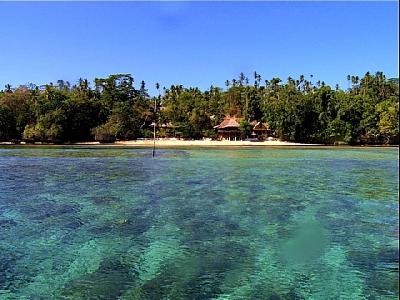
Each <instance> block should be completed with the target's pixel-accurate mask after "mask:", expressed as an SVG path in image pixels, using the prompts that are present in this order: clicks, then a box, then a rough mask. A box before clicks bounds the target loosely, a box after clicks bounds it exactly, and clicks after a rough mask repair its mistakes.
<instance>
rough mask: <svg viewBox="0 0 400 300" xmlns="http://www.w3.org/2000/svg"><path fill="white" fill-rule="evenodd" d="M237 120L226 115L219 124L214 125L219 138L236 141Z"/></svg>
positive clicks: (238, 132) (238, 133)
mask: <svg viewBox="0 0 400 300" xmlns="http://www.w3.org/2000/svg"><path fill="white" fill-rule="evenodd" d="M239 127H240V125H239V122H238V120H237V119H236V118H232V117H226V118H225V119H224V120H223V121H222V123H221V124H219V125H217V126H214V129H215V130H216V131H217V133H218V139H219V140H229V141H236V140H238V139H240V130H239Z"/></svg>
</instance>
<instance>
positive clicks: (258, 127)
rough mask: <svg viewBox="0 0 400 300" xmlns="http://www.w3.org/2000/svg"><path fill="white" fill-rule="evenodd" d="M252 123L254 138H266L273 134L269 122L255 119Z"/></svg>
mask: <svg viewBox="0 0 400 300" xmlns="http://www.w3.org/2000/svg"><path fill="white" fill-rule="evenodd" d="M251 125H252V126H253V128H252V133H251V136H252V137H254V138H258V139H259V140H264V139H266V138H267V137H268V136H270V135H272V131H271V130H270V128H269V125H268V123H262V122H258V121H253V122H251Z"/></svg>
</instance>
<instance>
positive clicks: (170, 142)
mask: <svg viewBox="0 0 400 300" xmlns="http://www.w3.org/2000/svg"><path fill="white" fill-rule="evenodd" d="M153 144H154V141H153V140H152V139H143V140H128V141H116V142H113V143H100V142H78V143H70V144H51V143H34V144H30V143H20V144H17V143H12V142H0V146H11V147H12V146H17V147H18V146H22V147H24V146H26V147H32V146H33V147H37V146H39V147H74V146H78V147H79V146H89V147H93V148H97V147H132V148H152V147H153ZM155 146H156V148H174V147H188V148H192V147H193V148H194V147H199V148H202V147H204V148H235V147H236V148H241V147H244V148H253V147H254V148H262V147H266V148H268V147H284V148H285V147H288V148H290V147H293V148H294V147H305V148H307V147H335V148H347V147H352V148H353V147H355V148H358V147H363V148H364V147H377V148H387V147H393V148H398V147H399V145H367V144H366V145H332V144H306V143H294V142H287V141H279V140H275V141H225V140H224V141H213V140H178V139H176V140H175V139H156V144H155Z"/></svg>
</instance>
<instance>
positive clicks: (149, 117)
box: [0, 72, 399, 144]
mask: <svg viewBox="0 0 400 300" xmlns="http://www.w3.org/2000/svg"><path fill="white" fill-rule="evenodd" d="M347 84H348V87H347V89H345V90H343V89H341V88H340V87H339V85H336V86H335V87H334V88H332V87H330V86H329V85H326V84H325V83H324V82H323V81H317V82H313V76H312V75H310V76H309V77H308V78H305V76H303V75H302V76H300V77H299V78H297V79H295V78H291V77H289V78H287V80H286V82H283V81H282V80H281V79H280V78H277V77H275V78H272V79H270V80H263V79H262V77H261V75H260V74H258V73H257V72H254V73H253V74H252V76H251V79H249V78H248V77H246V76H245V75H244V74H243V73H241V74H240V75H239V77H238V78H237V79H232V80H226V82H225V87H224V88H221V87H216V86H211V87H210V88H209V89H207V90H205V91H201V90H200V89H199V88H197V87H184V86H182V85H171V86H170V87H169V88H165V87H164V88H161V87H160V84H158V83H157V84H156V88H157V91H158V95H156V96H153V97H150V95H149V93H148V90H147V88H146V85H145V82H144V81H141V82H140V84H139V87H138V88H136V87H135V82H134V78H133V77H132V76H131V75H130V74H115V75H111V76H109V77H107V78H96V79H95V80H94V83H93V85H91V84H90V83H89V81H88V80H86V79H79V81H78V82H77V83H76V84H75V85H71V84H70V83H69V82H68V81H63V80H58V81H57V83H56V84H53V83H50V84H47V85H44V86H36V85H34V84H30V85H28V86H20V87H18V88H12V87H11V86H10V85H6V86H5V88H4V89H3V90H2V91H0V141H15V142H18V141H26V142H49V143H72V142H81V141H93V140H97V141H101V142H112V141H115V140H128V139H136V138H140V137H151V136H152V126H153V122H154V121H156V124H157V135H158V136H161V137H173V136H179V137H182V138H191V139H198V138H203V137H208V138H213V137H215V134H216V133H215V130H214V129H213V127H214V126H215V125H217V124H219V123H220V122H221V121H222V120H223V118H224V117H226V116H232V117H233V116H234V117H237V118H240V120H241V121H240V130H241V132H242V133H243V137H246V136H249V135H250V133H251V125H250V122H251V121H254V120H256V121H262V122H266V123H268V125H269V127H270V129H271V130H273V131H274V132H275V133H276V135H277V136H278V137H280V138H282V139H284V140H288V141H296V142H309V143H316V142H317V143H337V142H345V143H349V144H359V143H364V144H397V143H398V142H399V139H398V134H399V80H398V79H397V78H395V79H387V78H386V77H385V75H384V74H383V73H382V72H376V73H375V74H370V73H369V72H367V73H366V74H365V75H364V76H363V77H361V78H359V77H358V76H350V75H348V76H347ZM155 103H157V104H156V107H155Z"/></svg>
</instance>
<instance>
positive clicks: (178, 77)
mask: <svg viewBox="0 0 400 300" xmlns="http://www.w3.org/2000/svg"><path fill="white" fill-rule="evenodd" d="M397 14H398V3H397V2H217V3H213V2H69V3H68V2H62V3H60V2H40V3H29V2H14V3H12V2H0V89H2V88H3V87H4V85H5V84H6V83H10V84H11V85H13V86H16V85H20V84H26V83H29V82H32V83H36V84H44V83H49V82H56V81H57V79H64V80H69V81H70V82H73V83H74V82H76V80H77V79H78V78H79V77H83V78H87V79H89V81H93V79H94V78H95V77H103V76H107V75H109V74H115V73H131V74H132V75H133V76H134V78H135V81H136V83H137V84H136V86H138V85H139V82H140V81H141V80H145V82H146V83H147V85H148V88H149V89H150V92H151V93H154V84H155V82H159V83H160V84H161V86H169V85H171V84H175V83H179V84H183V85H185V86H198V87H200V88H201V89H207V88H209V87H210V85H212V84H214V85H217V86H220V87H225V86H224V82H225V80H226V79H232V78H237V77H238V75H239V73H240V72H241V71H243V72H244V73H245V74H246V75H247V76H249V78H252V73H253V71H254V70H257V72H258V73H260V74H261V75H262V77H263V80H264V79H270V78H272V77H275V76H277V77H280V78H281V79H283V80H286V79H287V77H288V76H292V77H296V78H297V77H298V76H300V75H301V74H304V75H305V76H306V77H308V76H309V75H310V74H313V75H314V79H313V81H314V82H315V81H316V80H318V79H320V80H324V81H325V82H327V83H328V84H331V85H332V86H334V84H336V83H340V85H341V87H343V88H345V87H346V86H347V81H346V76H347V74H351V75H359V76H361V75H363V74H364V73H365V72H366V71H371V72H375V71H378V70H379V71H383V72H384V73H385V74H386V75H387V77H398V51H399V46H398V45H399V44H398V33H399V32H398V15H397Z"/></svg>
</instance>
